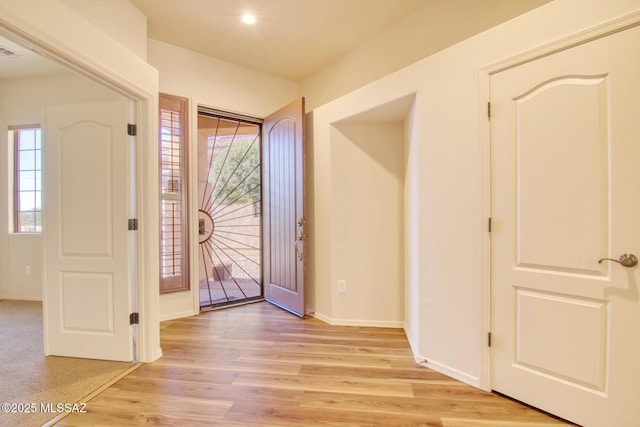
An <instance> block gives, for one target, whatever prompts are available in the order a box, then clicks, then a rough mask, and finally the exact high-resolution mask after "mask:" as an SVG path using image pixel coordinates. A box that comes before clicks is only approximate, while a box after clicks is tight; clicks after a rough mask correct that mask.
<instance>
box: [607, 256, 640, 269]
mask: <svg viewBox="0 0 640 427" xmlns="http://www.w3.org/2000/svg"><path fill="white" fill-rule="evenodd" d="M602 261H613V262H617V263H618V264H622V265H623V266H624V267H635V266H636V265H638V257H637V256H635V255H634V254H622V255H620V258H619V259H613V258H602V259H601V260H598V264H601V263H602Z"/></svg>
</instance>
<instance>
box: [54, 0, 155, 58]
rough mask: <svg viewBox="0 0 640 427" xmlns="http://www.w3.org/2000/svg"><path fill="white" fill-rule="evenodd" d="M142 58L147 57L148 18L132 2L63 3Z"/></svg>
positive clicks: (69, 0)
mask: <svg viewBox="0 0 640 427" xmlns="http://www.w3.org/2000/svg"><path fill="white" fill-rule="evenodd" d="M60 1H61V2H62V3H64V4H65V5H67V6H68V7H69V8H71V9H72V10H73V11H74V12H76V13H78V14H79V15H81V16H82V17H83V18H84V19H86V20H87V21H89V22H90V23H91V24H93V25H95V26H96V27H98V28H99V29H100V30H101V31H104V32H105V33H106V34H108V35H109V36H111V37H113V38H114V39H115V40H117V41H118V43H120V44H121V45H122V46H123V47H124V48H126V49H128V50H130V51H132V52H133V53H135V54H136V55H138V56H139V57H140V58H142V59H146V58H147V17H146V16H145V15H144V14H143V13H142V12H140V11H139V10H138V9H137V8H136V7H135V6H134V5H132V4H131V3H129V1H128V0H91V1H87V0H60Z"/></svg>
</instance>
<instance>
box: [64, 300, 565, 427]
mask: <svg viewBox="0 0 640 427" xmlns="http://www.w3.org/2000/svg"><path fill="white" fill-rule="evenodd" d="M160 335H161V343H162V348H163V354H164V357H163V358H162V359H160V360H158V361H157V362H155V363H151V364H146V365H143V366H141V367H139V368H138V369H137V370H135V371H133V372H132V373H130V374H129V375H127V376H126V377H125V378H123V379H121V380H120V381H118V382H117V383H115V384H114V385H112V386H111V387H109V388H108V389H107V390H106V391H104V392H102V393H101V394H99V395H97V396H96V397H94V398H93V399H92V400H90V401H89V402H88V405H87V410H88V411H89V412H88V413H84V414H70V415H69V416H67V417H66V418H64V419H62V420H61V421H60V422H59V423H58V424H57V425H60V426H67V427H88V426H97V427H102V426H113V425H120V426H133V425H141V426H156V425H157V426H160V425H161V426H186V427H190V426H202V425H207V426H228V427H238V426H257V427H276V426H279V427H283V426H286V427H289V426H295V427H300V426H358V427H365V426H372V427H373V426H385V427H387V426H391V427H394V426H427V427H471V426H473V427H476V426H484V427H507V426H508V427H548V426H558V425H570V424H569V423H564V422H563V421H560V420H557V419H555V418H553V417H550V416H548V415H547V414H545V413H543V412H540V411H537V410H535V409H532V408H530V407H528V406H526V405H522V404H520V403H518V402H516V401H513V400H510V399H507V398H505V397H503V396H499V395H496V394H492V393H486V392H484V391H481V390H478V389H475V388H473V387H470V386H468V385H466V384H463V383H460V382H458V381H456V380H454V379H452V378H449V377H446V376H444V375H442V374H440V373H438V372H435V371H433V370H431V369H427V368H425V367H423V366H421V365H419V364H417V363H416V362H415V360H414V359H413V354H412V352H411V349H410V347H409V344H408V342H407V340H406V337H405V336H404V332H403V331H402V330H401V329H388V328H386V329H383V328H380V329H377V328H369V327H367V328H358V327H333V326H330V325H327V324H325V323H323V322H321V321H319V320H317V319H313V318H307V319H304V320H301V319H298V318H296V317H294V316H292V315H290V314H288V313H286V312H284V311H282V310H279V309H277V308H275V307H273V306H271V305H270V304H267V303H258V304H251V305H248V306H243V307H236V308H232V309H226V310H220V311H214V312H208V313H204V314H202V315H200V316H194V317H189V318H184V319H177V320H171V321H167V322H163V323H162V324H161V328H160Z"/></svg>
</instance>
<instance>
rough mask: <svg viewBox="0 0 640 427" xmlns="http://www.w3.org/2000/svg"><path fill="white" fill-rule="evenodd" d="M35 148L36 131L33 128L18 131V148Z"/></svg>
mask: <svg viewBox="0 0 640 427" xmlns="http://www.w3.org/2000/svg"><path fill="white" fill-rule="evenodd" d="M35 148H36V132H35V130H33V129H25V130H20V131H18V150H33V149H35Z"/></svg>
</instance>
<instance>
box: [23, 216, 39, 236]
mask: <svg viewBox="0 0 640 427" xmlns="http://www.w3.org/2000/svg"><path fill="white" fill-rule="evenodd" d="M18 231H19V232H23V233H35V232H36V231H38V230H36V212H18Z"/></svg>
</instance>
